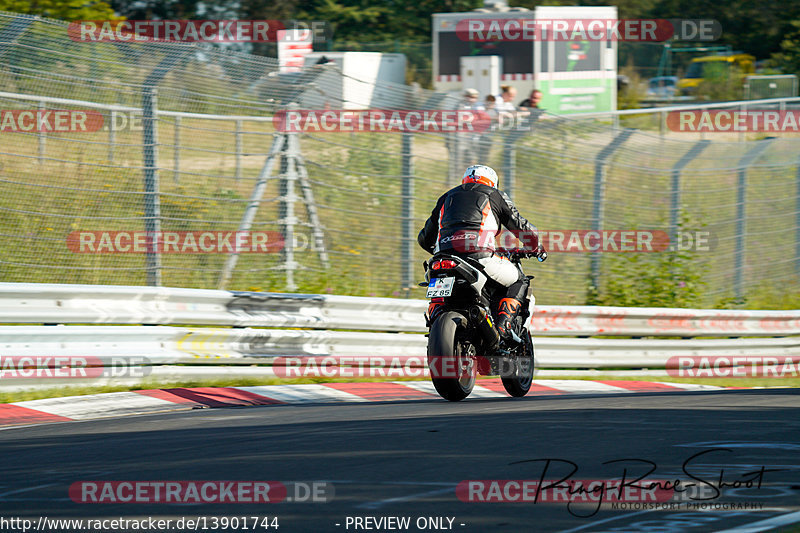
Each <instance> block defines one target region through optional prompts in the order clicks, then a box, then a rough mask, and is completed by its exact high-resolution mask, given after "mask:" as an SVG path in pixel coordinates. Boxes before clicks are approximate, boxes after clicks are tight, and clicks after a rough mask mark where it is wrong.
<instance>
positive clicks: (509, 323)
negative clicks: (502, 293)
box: [497, 298, 522, 341]
mask: <svg viewBox="0 0 800 533" xmlns="http://www.w3.org/2000/svg"><path fill="white" fill-rule="evenodd" d="M521 309H522V303H521V302H520V301H519V300H517V299H515V298H503V299H502V300H500V307H499V310H498V311H497V332H498V333H500V337H502V338H503V339H504V340H506V341H508V340H511V339H513V338H514V336H515V335H514V334H513V329H514V319H515V318H517V315H519V312H520V310H521Z"/></svg>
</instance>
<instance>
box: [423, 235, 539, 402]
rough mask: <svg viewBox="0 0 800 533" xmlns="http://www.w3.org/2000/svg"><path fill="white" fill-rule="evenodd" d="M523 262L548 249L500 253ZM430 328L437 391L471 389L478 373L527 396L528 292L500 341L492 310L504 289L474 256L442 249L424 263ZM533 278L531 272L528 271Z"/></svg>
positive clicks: (531, 366)
mask: <svg viewBox="0 0 800 533" xmlns="http://www.w3.org/2000/svg"><path fill="white" fill-rule="evenodd" d="M496 253H497V254H498V255H503V256H505V257H507V258H508V259H509V260H510V261H512V262H513V263H516V264H519V262H520V260H521V259H522V258H527V257H536V258H537V259H538V260H539V261H540V262H542V261H544V260H545V259H547V253H546V252H544V253H541V254H537V253H536V252H531V251H527V250H504V251H498V252H496ZM423 266H424V268H425V282H423V283H420V286H427V287H428V290H427V294H426V297H427V298H430V300H431V302H430V304H429V305H428V311H427V312H426V313H425V322H426V326H427V327H428V328H429V332H428V368H429V369H430V372H431V380H432V381H433V386H434V387H435V388H436V391H437V392H438V393H439V395H440V396H441V397H442V398H444V399H446V400H450V401H453V402H457V401H460V400H463V399H464V398H466V397H467V396H469V395H470V393H471V392H472V389H473V387H474V386H475V379H476V377H477V374H478V373H480V374H482V375H498V374H499V375H500V378H501V381H502V383H503V387H504V388H505V390H506V392H508V394H510V395H511V396H513V397H522V396H525V395H526V394H527V393H528V391H529V390H530V388H531V384H532V383H533V375H534V372H535V366H536V361H535V358H534V346H533V338H532V336H531V331H532V324H531V320H532V317H533V305H534V301H535V300H534V301H531V298H530V296H529V295H528V294H527V293H526V294H525V300H524V301H523V302H522V309H521V312H520V313H519V315H518V316H517V317H516V319H515V321H514V323H513V325H512V328H511V339H510V340H509V341H505V340H502V339H501V338H500V334H499V333H498V331H497V328H496V327H495V325H494V323H495V321H496V319H497V317H496V315H495V314H494V313H493V311H492V310H494V309H497V308H498V304H499V302H500V300H501V299H502V298H503V297H504V296H505V292H506V288H505V287H503V286H501V285H500V284H498V283H497V282H495V281H494V280H492V279H491V278H489V277H488V276H486V274H484V273H483V267H482V265H481V264H480V263H479V262H477V261H475V260H472V259H470V258H467V257H460V256H457V255H450V254H445V253H439V254H436V255H434V256H433V257H432V258H431V259H430V260H429V261H425V262H424V263H423ZM527 278H528V279H533V276H527Z"/></svg>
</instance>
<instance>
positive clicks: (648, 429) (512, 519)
mask: <svg viewBox="0 0 800 533" xmlns="http://www.w3.org/2000/svg"><path fill="white" fill-rule="evenodd" d="M701 452H707V453H705V454H702V455H697V454H699V453H701ZM0 453H1V456H2V462H3V475H2V479H0V517H2V519H5V520H8V519H9V518H14V517H16V518H17V519H29V520H31V521H32V524H33V527H36V526H37V525H38V526H39V528H40V529H39V530H40V531H41V530H46V531H67V530H74V528H73V529H66V528H65V529H56V528H54V527H53V526H52V524H51V526H50V528H49V529H43V528H44V526H42V525H40V524H41V523H40V520H43V519H45V518H46V519H47V520H51V519H55V518H81V519H106V520H112V519H119V518H123V519H141V518H145V519H146V518H148V517H153V518H154V519H163V520H167V519H170V520H172V521H173V522H172V523H171V525H172V524H176V522H177V521H178V520H181V519H183V522H181V527H180V529H175V526H174V525H172V527H173V530H195V529H196V530H198V531H214V530H217V531H220V530H226V531H234V530H235V531H245V530H247V531H273V530H275V529H274V527H273V528H269V529H265V528H263V527H262V526H264V525H270V524H272V525H274V524H275V523H276V522H274V521H272V517H277V519H278V521H277V524H278V525H279V529H277V531H278V532H279V533H286V532H293V531H310V532H311V531H319V532H328V531H333V532H339V531H453V530H454V531H463V532H484V531H502V532H506V531H507V532H520V531H545V532H551V531H552V532H567V531H569V532H573V531H580V532H598V531H620V532H622V531H624V532H636V531H658V532H666V531H669V532H682V531H687V532H697V531H727V530H733V531H745V529H743V528H742V526H745V525H747V524H754V523H764V525H763V526H757V527H751V528H750V529H746V531H762V530H770V529H772V528H775V527H777V528H778V530H779V531H796V530H797V529H795V528H797V527H798V525H797V524H798V523H800V391H798V390H796V389H760V390H725V391H713V392H670V393H637V394H624V395H622V394H621V395H608V394H604V395H570V396H558V397H547V396H539V397H528V398H525V399H522V400H514V399H511V398H490V399H479V398H470V399H467V400H466V401H464V402H461V403H449V402H445V401H444V400H439V399H432V400H423V401H408V402H406V401H402V402H386V403H363V404H326V405H314V404H312V405H278V406H263V407H251V408H244V409H240V408H229V409H199V410H194V411H187V412H180V413H170V414H160V415H146V416H129V417H122V418H115V419H104V420H90V421H83V422H67V423H56V424H45V425H38V426H28V427H14V428H6V429H3V430H2V431H0ZM547 458H549V459H552V461H551V462H550V463H549V465H548V464H547V463H545V462H543V461H541V459H547ZM623 459H624V460H626V461H623V462H612V463H607V464H603V463H604V462H608V461H616V460H623ZM645 460H647V461H650V462H652V463H654V464H655V467H654V468H655V471H653V472H652V473H651V474H650V475H648V476H647V479H656V480H675V479H681V480H683V482H684V486H687V485H686V482H687V481H692V478H691V477H689V476H688V475H687V473H685V472H684V471H683V470H684V468H685V469H686V471H687V472H689V473H691V474H692V475H693V476H694V477H695V480H696V481H695V486H694V487H692V489H691V490H688V489H687V490H686V492H683V493H682V494H681V495H679V496H677V497H679V498H682V499H684V500H686V501H673V502H672V504H671V505H672V507H671V508H667V506H668V505H670V504H668V503H666V502H661V503H660V505H661V506H662V507H663V508H659V509H647V508H643V507H642V506H643V505H644V504H643V503H641V502H640V503H638V504H637V503H629V504H628V505H629V508H627V509H621V508H620V507H619V505H618V506H617V508H616V509H612V503H608V502H607V503H604V504H603V505H602V506H600V508H599V509H598V504H597V503H596V502H595V503H588V502H587V503H583V504H576V505H571V506H569V508H568V507H567V504H566V503H565V502H564V501H558V502H542V501H538V502H536V503H534V502H533V501H524V502H474V501H472V502H471V501H461V500H460V499H459V496H458V495H457V492H456V487H457V486H458V484H459V483H460V482H462V481H467V480H539V479H540V478H544V479H545V480H548V479H559V478H562V477H564V476H566V475H567V473H568V472H569V469H571V468H572V467H571V466H569V465H570V464H574V465H575V466H576V467H577V468H578V470H577V471H576V472H575V473H574V474H573V475H572V476H571V479H582V480H589V479H592V480H606V479H614V478H620V477H621V476H622V475H623V472H625V470H626V469H627V471H626V472H625V475H626V479H630V478H631V477H635V476H638V475H641V474H644V473H645V472H646V471H647V470H649V469H650V468H653V467H651V466H648V465H649V464H650V463H645V462H644V461H645ZM568 462H571V463H568ZM545 467H546V468H547V472H543V470H545ZM762 467H764V469H763V470H762ZM720 479H722V488H721V489H720V490H721V495H719V496H718V497H716V498H713V497H712V498H711V499H707V500H704V501H700V500H695V499H692V495H694V496H697V497H698V498H700V497H702V496H703V494H700V493H699V492H696V491H698V490H699V489H700V488H702V489H704V491H705V492H706V493H708V492H710V491H711V490H712V489H711V488H710V487H712V486H716V487H719V486H720V484H719V482H720ZM154 480H160V481H165V480H166V481H181V480H239V481H245V480H251V481H252V480H258V481H280V482H282V483H283V484H284V485H286V486H287V487H288V495H287V496H288V498H290V499H293V500H297V499H300V500H303V501H300V502H298V501H291V502H290V501H282V502H280V503H259V504H252V503H249V504H248V503H224V504H221V503H201V504H198V503H127V504H120V503H103V504H97V503H75V502H74V501H73V500H72V499H71V498H70V492H69V489H70V486H71V485H72V484H73V483H76V482H81V481H96V482H100V481H154ZM748 480H749V485H751V486H750V488H747V487H746V485H747V484H748V483H747V482H748ZM756 481H760V482H761V486H760V487H759V486H757V483H756ZM294 482H303V483H304V484H295V483H294ZM323 482H324V483H325V484H324V485H323ZM313 483H317V485H316V487H317V488H318V489H319V490H318V493H317V496H316V498H317V499H320V500H321V499H325V494H327V495H328V496H331V497H330V501H327V502H321V501H317V502H313V501H308V500H309V499H313V498H312V497H310V496H309V494H308V491H306V490H305V489H307V488H310V487H314V485H313ZM737 483H738V485H737ZM476 486H478V487H481V486H483V487H485V488H486V490H487V491H488V490H489V489H488V487H490V486H491V484H490V483H489V482H488V481H487V482H486V484H485V485H474V484H473V485H472V487H473V488H474V487H476ZM504 486H505V487H506V488H508V487H511V486H512V485H508V484H505V485H504ZM481 490H482V489H478V490H477V491H476V492H475V493H473V497H481V494H482V495H483V496H486V495H487V494H489V493H488V492H483V493H482V492H481ZM551 490H552V489H551ZM693 491H694V492H693ZM458 494H461V495H462V496H463V497H464V499H468V497H467V496H465V495H467V494H468V493H466V492H463V493H462V492H460V493H458ZM475 494H477V496H475ZM508 494H509V495H510V496H509V497H513V496H514V495H515V494H516V496H517V497H519V496H520V493H519V492H516V493H514V492H513V491H510V492H509V493H508ZM550 494H554V493H552V492H551V493H550ZM583 496H586V495H585V494H584V495H583ZM584 501H586V500H584ZM620 505H621V504H620ZM637 505H638V507H637ZM650 505H651V506H654V505H655V504H654V503H652V502H651V503H650ZM702 505H705V506H706V508H702ZM690 506H694V507H690ZM715 506H716V508H714V507H715ZM236 517H238V520H239V521H238V522H236V523H235V522H234V518H236ZM254 517H258V518H259V520H260V522H259V523H255V522H254V521H255V518H254ZM264 517H268V518H269V521H271V522H268V521H264V520H263V518H264ZM388 517H399V519H394V518H392V519H391V520H388ZM222 518H227V519H228V522H227V526H228V527H223V525H224V524H223V523H222V522H221V521H220V520H221V519H222ZM245 518H246V520H247V522H245ZM405 519H408V522H403V521H402V520H405ZM187 520H196V521H197V522H196V523H193V524H192V523H187ZM379 520H380V521H379ZM22 523H23V522H21V520H20V521H18V522H16V523H15V524H16V525H14V524H12V523H10V522H6V523H2V521H1V520H0V530H2V531H4V532H5V531H22V529H21V528H20V527H19V526H20V524H22ZM47 523H50V522H44V524H47ZM107 524H108V526H107V528H106V529H103V528H101V529H84V531H86V530H91V531H123V530H131V531H133V530H141V529H132V528H131V527H130V525H129V526H128V528H127V529H126V528H125V527H122V526H121V525H120V524H111V522H107ZM406 524H408V525H406ZM791 524H795V525H794V526H792V525H791ZM112 525H116V527H111V526H112ZM189 526H193V527H189ZM204 526H205V527H204ZM214 526H216V527H214ZM762 528H766V529H762ZM150 530H153V529H150Z"/></svg>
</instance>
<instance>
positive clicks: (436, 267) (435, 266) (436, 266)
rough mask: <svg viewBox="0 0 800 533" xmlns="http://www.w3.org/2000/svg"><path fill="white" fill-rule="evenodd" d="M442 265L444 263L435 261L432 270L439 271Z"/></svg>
mask: <svg viewBox="0 0 800 533" xmlns="http://www.w3.org/2000/svg"><path fill="white" fill-rule="evenodd" d="M441 263H442V262H441V261H434V262H433V263H432V264H431V270H439V265H440V264H441Z"/></svg>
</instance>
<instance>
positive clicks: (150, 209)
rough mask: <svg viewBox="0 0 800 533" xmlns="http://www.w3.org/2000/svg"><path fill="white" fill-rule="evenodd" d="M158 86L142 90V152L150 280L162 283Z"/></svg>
mask: <svg viewBox="0 0 800 533" xmlns="http://www.w3.org/2000/svg"><path fill="white" fill-rule="evenodd" d="M156 108H157V105H156V89H155V87H145V88H144V91H143V92H142V137H143V138H142V156H143V159H144V161H143V167H144V191H145V196H144V230H145V233H146V236H147V237H146V242H147V252H146V253H147V256H146V259H145V268H146V271H147V284H148V285H153V286H158V285H161V256H160V255H159V251H158V247H159V246H160V243H159V238H160V235H159V234H160V232H161V203H160V199H159V196H158V191H159V184H158V124H157V122H156V121H157V120H158V118H157V117H156Z"/></svg>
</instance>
